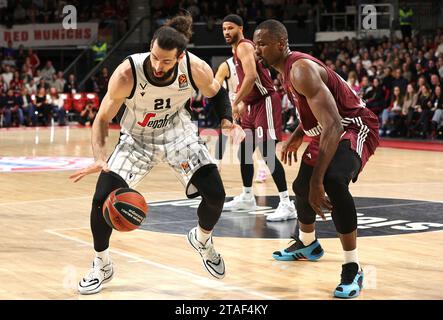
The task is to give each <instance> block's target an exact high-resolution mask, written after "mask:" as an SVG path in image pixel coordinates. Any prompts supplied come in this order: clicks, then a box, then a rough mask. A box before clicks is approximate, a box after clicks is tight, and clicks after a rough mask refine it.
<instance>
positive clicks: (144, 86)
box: [139, 82, 148, 90]
mask: <svg viewBox="0 0 443 320" xmlns="http://www.w3.org/2000/svg"><path fill="white" fill-rule="evenodd" d="M139 85H140V88H142V90H145V88H146V86H147V85H148V83H147V82H146V83H145V84H144V85H142V84H141V83H139Z"/></svg>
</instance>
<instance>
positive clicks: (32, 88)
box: [25, 79, 37, 94]
mask: <svg viewBox="0 0 443 320" xmlns="http://www.w3.org/2000/svg"><path fill="white" fill-rule="evenodd" d="M25 89H26V90H27V91H28V93H29V94H36V93H37V84H36V83H35V81H34V79H31V80H30V81H29V82H28V83H26V84H25Z"/></svg>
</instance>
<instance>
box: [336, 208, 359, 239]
mask: <svg viewBox="0 0 443 320" xmlns="http://www.w3.org/2000/svg"><path fill="white" fill-rule="evenodd" d="M332 220H333V221H334V225H335V229H336V230H337V232H338V233H340V234H348V233H351V232H354V231H355V230H357V215H356V214H355V213H350V212H349V214H346V212H341V213H338V214H337V213H335V212H333V213H332Z"/></svg>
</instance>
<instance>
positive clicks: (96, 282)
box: [78, 257, 114, 294]
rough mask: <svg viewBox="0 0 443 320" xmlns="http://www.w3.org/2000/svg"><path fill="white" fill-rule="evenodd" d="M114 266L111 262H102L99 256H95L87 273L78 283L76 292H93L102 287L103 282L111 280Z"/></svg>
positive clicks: (98, 290)
mask: <svg viewBox="0 0 443 320" xmlns="http://www.w3.org/2000/svg"><path fill="white" fill-rule="evenodd" d="M113 276H114V268H113V266H112V262H111V261H109V263H108V264H106V265H105V264H104V263H103V260H102V259H101V258H98V257H96V258H95V259H94V262H93V263H92V268H91V270H89V272H88V274H87V275H86V276H85V277H84V278H83V279H81V280H80V282H79V283H78V292H80V293H81V294H93V293H97V292H100V291H101V290H102V289H103V284H105V283H107V282H109V281H111V280H112V277H113Z"/></svg>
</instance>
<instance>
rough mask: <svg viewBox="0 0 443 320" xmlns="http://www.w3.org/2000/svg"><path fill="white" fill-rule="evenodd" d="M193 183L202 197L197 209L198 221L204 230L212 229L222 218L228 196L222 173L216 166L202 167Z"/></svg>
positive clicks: (194, 177) (195, 175)
mask: <svg viewBox="0 0 443 320" xmlns="http://www.w3.org/2000/svg"><path fill="white" fill-rule="evenodd" d="M192 184H193V185H194V186H195V187H196V188H197V190H198V192H199V193H200V195H201V197H202V201H201V203H200V205H199V207H198V209H197V215H198V223H199V225H200V227H201V228H203V229H204V230H207V231H211V230H212V229H214V226H215V225H216V223H217V221H218V219H219V218H220V215H221V213H222V210H223V204H224V202H225V197H226V194H225V188H224V186H223V182H222V180H221V177H220V174H219V172H218V170H217V168H216V167H214V166H205V167H202V168H201V169H200V170H198V171H197V172H196V173H195V174H194V176H193V177H192Z"/></svg>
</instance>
